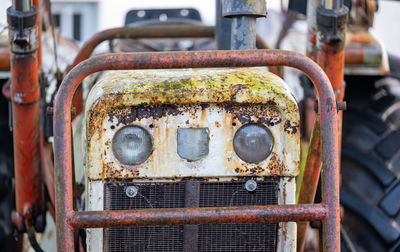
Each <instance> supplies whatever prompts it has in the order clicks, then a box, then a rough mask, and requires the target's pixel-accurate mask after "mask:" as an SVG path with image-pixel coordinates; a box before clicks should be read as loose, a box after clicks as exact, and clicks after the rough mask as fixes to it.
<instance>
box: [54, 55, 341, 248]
mask: <svg viewBox="0 0 400 252" xmlns="http://www.w3.org/2000/svg"><path fill="white" fill-rule="evenodd" d="M268 65H272V66H277V65H284V66H289V67H294V68H297V69H299V70H301V71H303V72H305V73H306V74H307V75H308V77H309V78H310V79H311V80H312V82H313V84H314V86H315V88H316V89H317V91H318V95H319V108H320V117H321V118H320V121H321V132H322V139H323V144H322V149H323V156H324V160H323V161H324V174H325V176H324V192H323V200H324V205H325V206H326V207H327V216H326V218H325V220H324V222H323V223H324V224H325V225H324V229H325V230H326V232H325V233H326V239H325V241H326V243H325V245H326V248H327V249H328V251H338V250H339V249H340V218H339V171H338V165H339V164H338V142H337V131H336V129H337V109H336V102H335V95H334V92H333V89H332V86H331V84H330V81H329V79H328V77H327V76H326V75H325V73H324V72H323V71H322V69H321V68H320V67H319V66H318V65H317V64H316V63H315V62H314V61H312V60H311V59H309V58H307V57H305V56H303V55H301V54H298V53H295V52H287V51H280V50H246V51H201V52H196V51H193V52H157V53H127V54H109V55H101V56H95V57H92V58H90V59H88V60H86V61H84V62H82V63H80V64H79V65H78V66H76V67H75V68H74V69H72V70H71V71H70V72H69V73H68V74H67V76H66V77H65V78H64V80H63V82H62V84H61V86H60V89H59V91H58V93H57V96H56V100H55V113H54V130H55V134H54V156H55V170H56V219H57V246H58V251H59V252H62V251H73V249H74V232H73V228H72V227H71V225H70V224H69V221H70V220H72V219H73V218H74V217H73V216H74V214H75V213H74V210H73V186H72V185H73V172H72V167H73V164H72V154H71V153H72V143H71V136H72V135H71V105H72V98H73V95H74V93H75V91H76V90H77V88H78V87H79V85H80V83H82V81H83V79H84V78H85V77H87V76H88V75H90V74H92V73H95V72H99V71H103V70H127V69H170V68H202V67H244V66H268ZM298 207H299V206H293V208H294V209H298ZM82 214H84V213H82ZM279 215H281V214H279ZM296 215H297V214H294V216H296ZM71 218H72V219H71ZM293 218H295V217H293Z"/></svg>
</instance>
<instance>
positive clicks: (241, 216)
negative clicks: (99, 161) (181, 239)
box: [69, 205, 327, 228]
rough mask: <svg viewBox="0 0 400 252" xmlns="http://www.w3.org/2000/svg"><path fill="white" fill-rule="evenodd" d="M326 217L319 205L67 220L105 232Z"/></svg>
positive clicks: (97, 214)
mask: <svg viewBox="0 0 400 252" xmlns="http://www.w3.org/2000/svg"><path fill="white" fill-rule="evenodd" d="M326 215H327V209H326V208H325V207H324V206H323V205H272V206H237V207H201V208H175V209H173V208H171V209H140V210H121V211H90V212H88V211H87V212H74V213H72V214H71V215H70V218H69V225H71V226H72V227H73V228H89V227H90V228H108V227H131V226H155V225H157V226H158V225H165V226H172V225H192V224H221V223H265V222H287V221H301V220H310V219H314V220H323V219H325V218H326Z"/></svg>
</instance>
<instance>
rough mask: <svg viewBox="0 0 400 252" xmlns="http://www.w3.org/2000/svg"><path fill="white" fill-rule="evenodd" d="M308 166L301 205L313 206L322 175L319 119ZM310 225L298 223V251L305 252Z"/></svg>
mask: <svg viewBox="0 0 400 252" xmlns="http://www.w3.org/2000/svg"><path fill="white" fill-rule="evenodd" d="M309 146H310V147H309V149H308V153H307V159H306V165H305V168H304V175H303V181H302V183H301V187H300V194H299V199H298V203H299V204H312V203H314V198H315V194H316V191H317V187H318V181H319V176H320V174H321V164H322V156H321V150H322V146H321V129H320V122H319V117H318V116H316V117H315V121H314V126H313V131H312V133H311V139H310V145H309ZM308 225H309V223H308V222H299V223H297V251H303V249H304V245H305V241H306V233H307V228H308Z"/></svg>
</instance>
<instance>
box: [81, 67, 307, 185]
mask: <svg viewBox="0 0 400 252" xmlns="http://www.w3.org/2000/svg"><path fill="white" fill-rule="evenodd" d="M86 120H87V123H86V127H87V130H86V131H85V132H84V133H86V134H87V138H86V139H87V145H86V147H87V150H86V153H87V154H86V156H87V163H86V166H87V171H88V177H89V178H90V179H93V180H95V179H104V178H143V177H147V178H163V177H164V178H165V177H166V178H168V177H176V178H182V177H198V176H200V177H221V176H296V175H297V173H298V164H299V113H298V108H297V104H296V102H295V100H294V98H293V96H292V95H291V94H290V92H289V91H288V89H287V87H286V84H285V83H284V82H283V81H282V80H280V79H279V78H278V77H276V76H274V75H273V74H270V73H268V72H265V71H263V70H258V69H228V70H221V69H213V70H209V69H203V70H170V71H124V72H122V73H120V72H119V73H118V72H111V73H108V74H106V75H105V76H104V77H103V79H102V80H101V81H100V82H99V83H97V84H96V86H95V87H94V88H93V90H92V92H91V93H90V95H89V98H88V103H87V106H86ZM247 123H259V124H262V125H264V126H266V127H268V128H269V130H270V131H271V133H272V135H273V137H274V143H275V144H274V147H273V150H272V153H271V154H270V156H269V157H268V158H267V159H266V160H264V161H262V162H260V163H258V164H249V163H246V162H244V161H242V160H241V159H240V158H239V157H238V156H237V155H236V154H235V152H234V150H233V145H232V142H233V136H234V134H235V132H236V131H237V129H238V128H239V127H240V126H242V125H244V124H247ZM127 125H137V126H141V127H143V128H144V129H146V130H147V131H148V132H149V133H150V135H151V136H152V138H153V144H154V148H153V153H152V155H151V156H150V157H149V159H148V160H147V161H146V162H144V163H142V164H140V165H136V166H127V165H124V164H121V163H120V162H119V161H118V160H117V159H116V158H115V157H114V155H113V152H112V148H111V143H112V139H113V136H114V134H115V133H116V132H117V131H118V130H119V129H121V128H122V127H125V126H127ZM179 128H206V129H208V133H209V152H208V155H205V156H204V157H202V158H200V159H199V160H196V161H187V160H185V159H183V158H182V157H181V156H179V154H178V152H177V149H178V147H177V139H178V136H177V131H178V129H179Z"/></svg>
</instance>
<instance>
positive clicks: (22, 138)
mask: <svg viewBox="0 0 400 252" xmlns="http://www.w3.org/2000/svg"><path fill="white" fill-rule="evenodd" d="M34 54H35V53H30V54H26V55H23V56H21V55H16V54H12V57H11V73H12V81H11V83H12V84H11V100H12V113H13V137H14V138H13V139H14V140H13V142H14V170H15V184H16V192H15V195H16V208H17V212H18V213H19V214H20V215H21V216H23V214H24V209H25V208H26V207H27V206H28V205H30V206H32V208H33V209H32V211H33V212H32V215H33V216H35V215H36V214H38V213H39V210H40V209H41V208H42V186H41V175H40V147H39V132H40V131H39V96H40V90H39V83H38V69H37V66H38V65H37V59H36V55H34Z"/></svg>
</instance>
